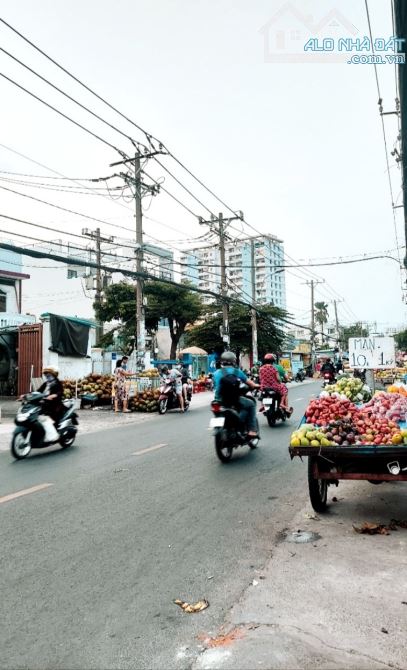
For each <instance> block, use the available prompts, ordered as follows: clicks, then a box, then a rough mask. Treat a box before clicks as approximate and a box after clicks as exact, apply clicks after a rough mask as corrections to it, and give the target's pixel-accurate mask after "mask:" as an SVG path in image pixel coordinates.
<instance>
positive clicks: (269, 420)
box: [266, 414, 276, 428]
mask: <svg viewBox="0 0 407 670" xmlns="http://www.w3.org/2000/svg"><path fill="white" fill-rule="evenodd" d="M266 419H267V423H268V425H269V426H270V428H273V426H275V425H276V417H275V416H274V414H266Z"/></svg>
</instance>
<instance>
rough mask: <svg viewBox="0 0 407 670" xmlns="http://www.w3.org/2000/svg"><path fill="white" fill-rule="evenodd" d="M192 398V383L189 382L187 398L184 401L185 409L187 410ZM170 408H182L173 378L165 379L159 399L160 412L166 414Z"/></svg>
mask: <svg viewBox="0 0 407 670" xmlns="http://www.w3.org/2000/svg"><path fill="white" fill-rule="evenodd" d="M191 400H192V385H191V384H188V388H187V400H186V402H184V409H185V411H187V410H188V409H189V406H190V404H191ZM170 409H178V410H180V409H181V406H180V404H179V400H178V396H177V394H176V393H175V385H174V382H173V381H172V380H167V379H163V381H162V384H161V386H160V397H159V399H158V413H159V414H165V413H166V412H168V411H169V410H170Z"/></svg>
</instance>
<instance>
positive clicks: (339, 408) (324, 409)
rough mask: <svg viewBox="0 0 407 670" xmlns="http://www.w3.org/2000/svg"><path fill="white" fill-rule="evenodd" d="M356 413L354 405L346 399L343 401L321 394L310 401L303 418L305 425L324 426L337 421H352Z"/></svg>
mask: <svg viewBox="0 0 407 670" xmlns="http://www.w3.org/2000/svg"><path fill="white" fill-rule="evenodd" d="M357 412H358V409H357V407H356V405H354V404H353V403H352V402H351V401H350V400H348V399H347V398H346V400H344V399H342V398H336V397H335V396H331V395H329V394H328V393H326V394H324V393H321V395H320V397H319V398H315V399H314V400H311V402H310V404H309V405H308V407H307V409H306V411H305V418H306V421H307V423H312V424H313V425H315V426H326V425H328V424H329V423H330V422H331V421H335V420H337V419H347V420H352V418H353V416H354V415H355V414H356V413H357Z"/></svg>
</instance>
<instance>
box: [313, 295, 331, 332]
mask: <svg viewBox="0 0 407 670" xmlns="http://www.w3.org/2000/svg"><path fill="white" fill-rule="evenodd" d="M315 308H316V312H315V321H316V322H317V323H319V325H320V326H321V331H322V339H324V325H325V324H326V323H328V317H329V314H328V305H327V303H326V302H316V303H315Z"/></svg>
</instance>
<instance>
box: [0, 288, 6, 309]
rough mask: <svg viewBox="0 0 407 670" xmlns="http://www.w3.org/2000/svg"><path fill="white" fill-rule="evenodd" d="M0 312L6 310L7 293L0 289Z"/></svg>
mask: <svg viewBox="0 0 407 670" xmlns="http://www.w3.org/2000/svg"><path fill="white" fill-rule="evenodd" d="M0 312H7V293H4V291H0Z"/></svg>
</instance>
